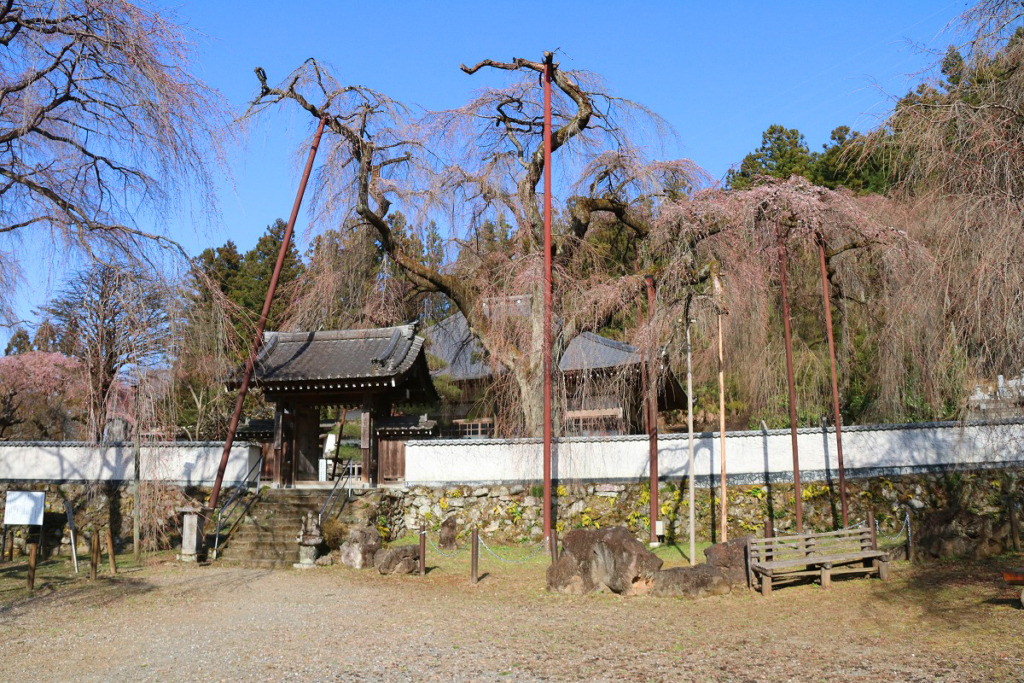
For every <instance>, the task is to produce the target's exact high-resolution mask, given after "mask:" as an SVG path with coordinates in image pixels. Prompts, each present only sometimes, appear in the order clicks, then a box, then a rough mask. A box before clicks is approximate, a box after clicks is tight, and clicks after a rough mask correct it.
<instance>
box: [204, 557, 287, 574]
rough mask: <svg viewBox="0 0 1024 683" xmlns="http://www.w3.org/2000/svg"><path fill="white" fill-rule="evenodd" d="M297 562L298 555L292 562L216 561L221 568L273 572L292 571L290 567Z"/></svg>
mask: <svg viewBox="0 0 1024 683" xmlns="http://www.w3.org/2000/svg"><path fill="white" fill-rule="evenodd" d="M298 561H299V560H298V555H296V556H295V560H294V561H290V560H269V559H262V560H240V559H227V558H223V559H220V560H217V562H218V563H221V564H222V566H225V567H240V568H242V569H273V570H281V569H292V565H293V564H295V563H296V562H298Z"/></svg>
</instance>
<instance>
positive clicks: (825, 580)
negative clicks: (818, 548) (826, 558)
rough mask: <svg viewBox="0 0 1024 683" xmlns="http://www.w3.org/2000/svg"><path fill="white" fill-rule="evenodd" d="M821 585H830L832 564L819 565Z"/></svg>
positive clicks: (823, 586)
mask: <svg viewBox="0 0 1024 683" xmlns="http://www.w3.org/2000/svg"><path fill="white" fill-rule="evenodd" d="M821 587H822V588H831V587H832V565H830V564H823V565H821Z"/></svg>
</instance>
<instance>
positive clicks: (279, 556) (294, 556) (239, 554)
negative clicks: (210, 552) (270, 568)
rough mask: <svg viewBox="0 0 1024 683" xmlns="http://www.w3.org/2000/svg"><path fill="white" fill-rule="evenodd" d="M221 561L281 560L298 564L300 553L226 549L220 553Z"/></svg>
mask: <svg viewBox="0 0 1024 683" xmlns="http://www.w3.org/2000/svg"><path fill="white" fill-rule="evenodd" d="M220 556H221V559H224V560H240V561H243V562H244V561H247V560H281V561H282V562H298V561H299V551H298V550H295V551H288V550H284V549H280V548H260V549H258V550H252V549H249V550H245V551H240V550H234V549H232V548H225V549H224V550H223V551H221V553H220Z"/></svg>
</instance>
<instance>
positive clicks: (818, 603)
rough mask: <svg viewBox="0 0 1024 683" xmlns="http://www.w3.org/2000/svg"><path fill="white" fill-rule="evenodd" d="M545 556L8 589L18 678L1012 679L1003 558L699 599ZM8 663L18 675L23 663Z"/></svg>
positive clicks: (1, 610) (1011, 610)
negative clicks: (550, 582)
mask: <svg viewBox="0 0 1024 683" xmlns="http://www.w3.org/2000/svg"><path fill="white" fill-rule="evenodd" d="M543 569H544V565H543V561H542V560H539V559H538V560H537V561H536V562H531V563H529V564H528V565H527V566H526V567H523V568H512V567H507V566H504V565H496V564H495V563H494V562H490V563H488V562H486V561H485V562H484V563H483V571H485V572H490V573H489V574H488V575H487V576H486V577H485V578H484V579H483V581H481V583H480V584H479V585H478V586H476V587H475V588H474V587H471V586H470V585H469V582H468V580H467V574H468V571H467V566H466V563H465V562H464V561H461V560H456V561H450V560H445V561H442V563H440V566H438V567H437V568H435V569H433V570H432V571H431V572H430V573H429V574H428V576H426V577H423V578H421V577H418V576H402V577H384V576H380V575H378V574H376V572H373V571H361V572H359V571H355V570H349V569H346V568H341V567H332V568H327V569H321V570H316V571H310V572H298V571H295V572H260V571H253V570H242V569H221V568H216V567H187V566H177V565H162V566H157V567H151V568H146V569H142V570H139V571H135V572H131V573H126V574H122V575H119V576H117V577H115V578H113V579H110V578H108V579H105V580H101V581H99V582H97V583H96V584H94V585H90V584H88V583H87V582H85V581H76V582H73V583H70V584H67V585H65V586H61V587H58V588H50V589H48V588H45V587H44V588H43V589H42V590H40V591H37V594H36V595H35V596H33V597H31V598H26V597H14V598H12V597H11V596H10V592H9V591H8V592H6V593H0V600H4V595H6V596H7V601H6V602H5V603H3V604H2V606H0V634H2V635H0V662H2V668H3V671H4V674H3V675H2V676H0V677H3V678H8V676H10V678H8V680H15V679H16V680H22V681H65V680H81V681H109V680H134V681H170V680H173V681H214V680H223V681H239V680H302V681H321V680H324V681H327V680H341V681H350V680H351V681H363V680H365V681H378V680H385V681H407V680H415V681H508V680H516V681H533V680H556V681H562V680H585V681H675V680H680V681H685V680H695V681H922V682H924V681H928V682H932V681H948V682H953V681H999V680H1004V681H1019V680H1021V678H1022V672H1024V612H1022V611H1021V610H1020V609H1019V605H1018V604H1017V603H1016V602H1015V597H1016V594H1015V593H1014V592H1013V591H1012V590H1009V589H1006V588H1004V587H1002V586H1001V585H1000V583H999V582H998V580H997V579H998V576H997V575H996V574H995V573H994V568H992V567H987V568H984V569H983V570H978V569H977V568H964V567H959V566H953V567H945V568H943V569H940V570H938V571H929V572H925V571H923V570H918V569H915V570H913V571H911V570H910V569H909V568H907V567H902V568H898V569H897V571H896V572H895V576H894V578H893V580H891V581H890V582H889V583H887V584H882V583H880V582H879V581H877V580H864V579H860V580H852V581H836V583H835V585H834V587H833V589H832V590H831V591H827V592H826V591H822V590H821V589H819V588H817V587H815V586H810V585H808V586H798V587H792V588H783V589H781V590H779V591H777V592H776V594H775V595H774V596H773V597H771V598H769V599H762V598H761V597H760V596H759V595H756V594H752V593H747V592H743V591H740V592H736V593H733V594H732V595H728V596H724V597H721V598H710V599H706V600H703V601H698V602H688V601H679V600H672V599H654V598H647V597H638V598H620V597H617V596H614V595H594V596H588V597H580V598H575V597H566V596H560V595H549V594H547V593H545V592H544V591H543ZM15 673H16V674H17V675H16V676H15V675H14V674H15Z"/></svg>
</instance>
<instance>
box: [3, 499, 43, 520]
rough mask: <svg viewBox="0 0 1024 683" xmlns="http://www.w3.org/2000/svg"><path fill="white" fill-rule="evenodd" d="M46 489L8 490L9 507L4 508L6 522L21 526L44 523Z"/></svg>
mask: <svg viewBox="0 0 1024 683" xmlns="http://www.w3.org/2000/svg"><path fill="white" fill-rule="evenodd" d="M45 500H46V492H45V491H8V492H7V507H5V508H4V524H5V525H7V526H21V525H24V524H34V525H36V526H41V525H42V523H43V503H44V501H45Z"/></svg>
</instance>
